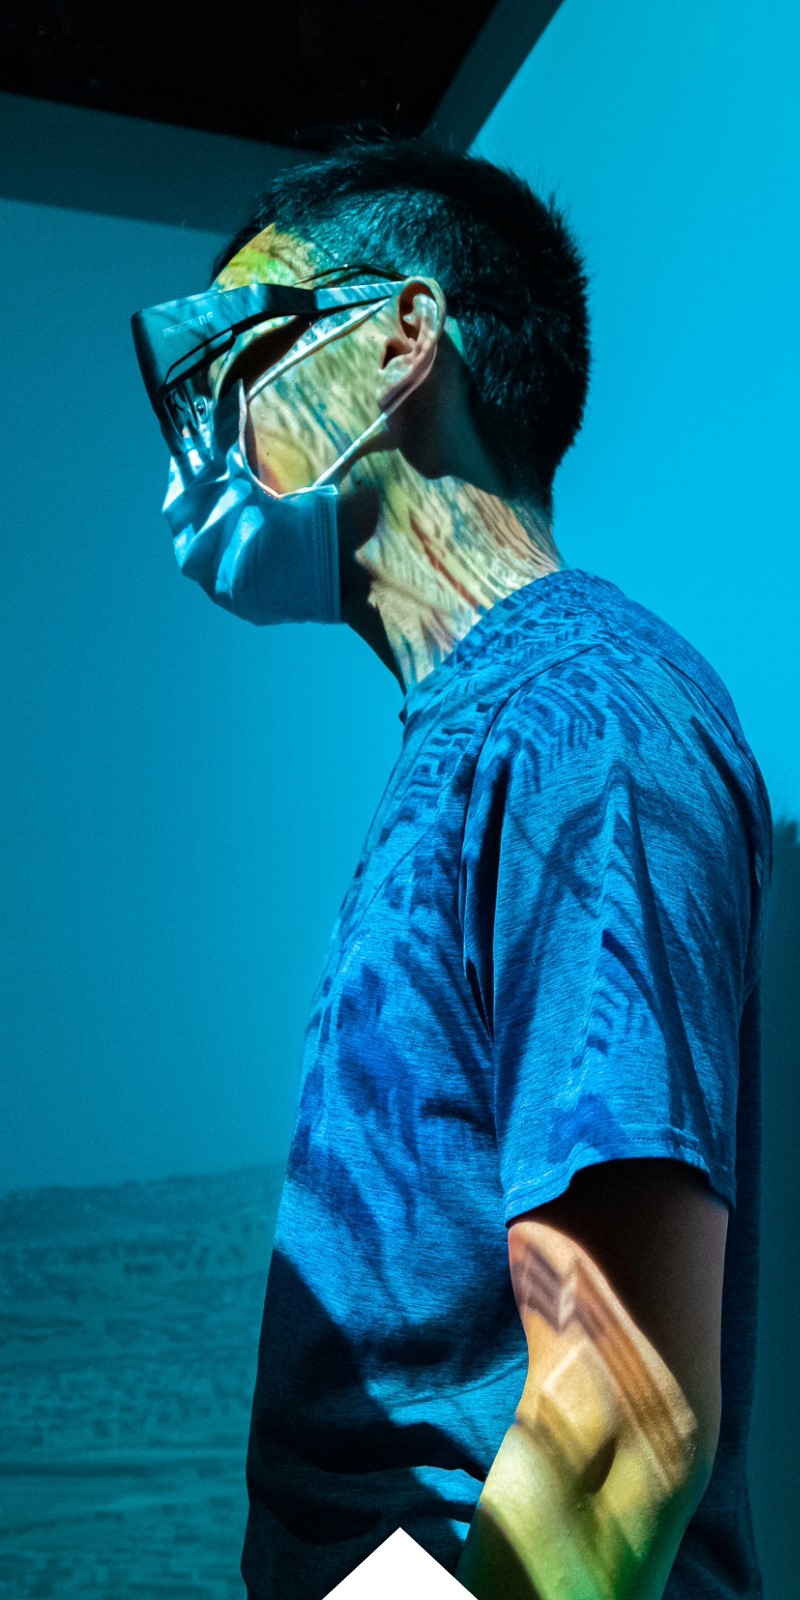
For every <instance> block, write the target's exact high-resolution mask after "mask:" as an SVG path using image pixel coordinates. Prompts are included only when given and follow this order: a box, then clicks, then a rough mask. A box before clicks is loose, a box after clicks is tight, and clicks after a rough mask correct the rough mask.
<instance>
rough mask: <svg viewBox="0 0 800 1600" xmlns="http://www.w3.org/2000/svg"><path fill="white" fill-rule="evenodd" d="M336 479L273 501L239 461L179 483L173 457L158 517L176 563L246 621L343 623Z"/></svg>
mask: <svg viewBox="0 0 800 1600" xmlns="http://www.w3.org/2000/svg"><path fill="white" fill-rule="evenodd" d="M338 495H339V491H338V489H337V488H336V486H335V485H334V484H321V485H320V486H319V488H315V489H313V490H308V489H305V490H302V491H301V492H299V493H298V494H290V495H284V496H283V497H282V498H281V499H272V498H270V496H268V495H266V494H264V492H263V490H262V489H260V488H259V487H258V485H257V484H256V483H255V481H254V479H253V476H252V474H251V473H250V472H249V471H248V470H247V469H246V468H245V466H244V463H243V461H242V456H241V451H240V447H239V442H238V440H237V441H236V442H235V443H234V444H232V445H231V446H230V448H229V450H228V451H227V454H226V456H225V462H224V466H223V467H222V470H221V471H220V472H219V473H218V474H217V475H215V476H211V475H208V476H206V475H204V476H203V477H202V478H199V479H195V480H194V481H192V482H190V483H189V484H188V485H184V483H183V481H182V479H181V475H180V472H179V470H178V467H177V464H176V462H175V460H174V458H173V459H172V460H171V461H170V477H169V487H168V489H167V497H166V500H165V501H164V507H163V510H164V516H165V517H166V519H167V522H168V523H169V526H170V529H171V531H172V542H173V547H174V550H175V556H176V558H177V562H178V566H179V567H180V569H181V571H182V572H183V573H184V574H185V576H186V577H187V578H193V579H194V580H195V582H196V583H199V584H200V586H201V588H203V589H205V592H206V594H207V595H208V596H209V598H210V599H211V600H213V601H214V602H215V603H216V604H217V605H219V606H222V607H223V608H224V610H226V611H232V612H233V614H234V615H235V616H237V617H242V618H243V620H244V621H245V622H253V623H256V624H257V625H263V624H265V623H270V622H341V620H342V613H341V602H340V593H339V548H338V541H337V507H336V502H337V499H338Z"/></svg>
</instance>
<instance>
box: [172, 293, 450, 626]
mask: <svg viewBox="0 0 800 1600" xmlns="http://www.w3.org/2000/svg"><path fill="white" fill-rule="evenodd" d="M371 314H372V313H371V312H370V313H368V315H371ZM357 320H358V321H362V320H364V313H363V311H362V312H361V313H359V314H358V318H357ZM435 355H436V343H435V341H431V343H430V345H429V346H428V348H427V349H426V350H425V352H424V355H423V357H422V359H421V360H420V361H419V362H418V363H417V367H416V370H415V371H414V373H413V375H409V376H408V377H406V378H405V380H404V381H402V382H401V383H400V384H399V385H397V387H396V390H395V392H394V393H393V394H392V396H391V399H390V400H388V402H387V403H385V404H384V406H383V410H382V415H381V416H380V417H379V418H378V419H377V420H376V422H374V423H373V424H372V425H371V426H370V427H369V428H367V429H365V430H364V432H363V433H362V434H361V435H360V436H359V438H358V439H356V440H355V441H354V443H353V444H352V445H350V446H349V447H348V448H347V450H346V451H344V452H343V454H342V455H341V456H340V457H339V459H338V461H337V462H336V463H335V464H334V466H333V467H331V468H330V469H329V471H328V472H326V473H325V474H324V478H325V480H326V481H324V482H317V483H315V484H313V485H311V486H310V487H309V488H305V489H300V490H298V491H297V492H296V493H294V494H285V495H280V496H275V495H273V494H271V493H269V492H267V491H265V490H264V488H263V487H262V486H261V485H260V484H259V482H258V480H257V479H256V477H255V476H254V474H253V472H252V470H251V468H250V466H249V463H248V462H247V460H246V454H245V444H244V423H245V418H246V411H245V407H244V400H243V397H242V396H241V395H240V394H239V393H237V392H236V391H234V390H231V391H229V394H228V396H227V397H226V399H225V400H223V401H221V402H220V404H219V406H218V414H217V420H216V432H217V438H218V441H219V446H220V448H219V451H218V454H217V458H216V462H215V464H214V465H213V466H211V467H209V468H208V469H207V470H206V471H204V472H203V473H201V474H200V475H199V476H197V477H193V478H189V481H188V482H186V483H184V480H183V478H182V476H181V473H180V469H179V467H178V464H177V462H176V461H175V458H174V457H172V458H171V460H170V478H169V486H168V489H167V495H166V499H165V501H164V505H163V513H164V516H165V517H166V519H167V522H168V523H169V526H170V529H171V532H172V540H173V547H174V550H175V556H176V559H177V562H178V565H179V567H180V569H181V571H182V572H183V573H184V574H185V575H186V577H187V578H193V579H194V580H195V582H196V583H199V584H200V586H201V588H203V589H204V590H205V592H206V594H207V595H208V596H209V598H210V599H211V600H213V601H214V602H215V604H216V605H219V606H222V607H223V608H224V610H226V611H231V612H233V614H234V615H235V616H237V617H241V618H243V619H244V621H246V622H252V623H255V624H256V625H263V624H266V623H275V622H341V620H342V613H341V593H340V577H339V545H338V517H337V500H338V495H339V490H338V487H337V485H336V483H335V482H334V481H332V480H333V479H335V478H336V477H337V476H339V475H341V473H342V471H343V470H344V469H345V466H346V464H347V463H352V461H353V460H354V459H356V458H357V456H358V454H359V452H360V450H361V449H362V448H363V446H364V444H365V442H367V441H369V440H371V439H373V438H374V437H375V435H376V434H378V433H380V432H382V431H384V430H385V429H386V419H387V417H388V416H389V415H390V414H391V412H393V411H394V410H396V408H397V407H398V406H399V405H401V404H402V402H403V400H404V399H405V398H406V397H407V395H409V394H410V393H411V392H412V390H413V389H416V388H417V387H418V385H419V384H420V383H422V382H423V380H424V379H425V378H426V377H427V375H428V373H429V371H430V369H431V366H432V365H433V361H434V358H435ZM223 452H224V455H223Z"/></svg>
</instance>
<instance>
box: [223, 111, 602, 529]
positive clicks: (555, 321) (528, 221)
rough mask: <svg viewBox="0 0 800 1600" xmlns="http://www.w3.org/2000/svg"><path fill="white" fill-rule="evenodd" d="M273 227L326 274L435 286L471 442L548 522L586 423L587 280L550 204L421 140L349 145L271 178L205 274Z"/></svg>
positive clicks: (514, 179) (350, 139) (357, 137)
mask: <svg viewBox="0 0 800 1600" xmlns="http://www.w3.org/2000/svg"><path fill="white" fill-rule="evenodd" d="M270 223H275V224H276V226H277V227H278V229H279V230H280V231H281V232H286V233H296V234H298V235H300V237H302V238H304V239H307V240H308V241H309V243H311V244H312V245H315V246H317V247H318V248H319V249H321V250H322V252H323V253H324V255H325V257H326V259H327V258H328V257H329V258H330V260H331V262H332V263H334V264H337V263H344V262H353V263H356V262H357V263H362V262H363V263H367V264H368V265H369V267H370V268H371V269H374V268H378V269H380V270H381V271H385V272H386V273H387V275H393V274H400V275H402V276H403V277H413V276H415V275H417V274H420V275H421V276H423V277H429V278H435V279H436V280H437V282H439V283H440V284H441V286H442V289H443V290H444V293H445V296H446V299H447V304H448V310H449V311H451V312H452V314H453V316H455V317H456V318H457V319H458V323H459V327H460V329H461V331H462V335H463V341H464V359H465V361H466V364H467V367H468V369H469V373H470V379H469V391H468V392H469V403H470V411H471V414H472V417H473V421H474V423H475V426H476V429H477V431H478V433H479V434H480V436H481V438H482V439H483V440H484V442H485V444H486V446H487V448H489V449H490V451H491V453H492V455H493V457H494V459H495V460H496V461H497V462H498V465H499V466H500V469H501V471H502V473H503V475H504V478H505V481H506V483H507V484H508V486H509V493H510V494H511V495H512V496H514V497H516V496H525V495H532V496H533V497H535V499H536V500H537V501H538V502H539V504H540V505H541V506H542V508H543V510H544V511H545V513H546V515H547V516H548V517H551V516H552V512H553V478H554V476H555V472H556V468H557V467H558V464H559V462H560V461H561V459H562V457H563V456H564V455H565V454H566V451H567V450H568V449H569V447H570V445H571V444H572V443H573V441H574V439H575V437H576V435H577V433H578V431H579V429H580V426H581V422H582V420H583V411H584V405H585V402H586V392H587V389H588V383H589V370H590V362H591V357H590V350H589V315H588V306H587V288H588V282H589V280H588V276H587V273H586V268H585V262H584V259H583V257H582V255H581V252H580V250H579V249H578V246H577V244H576V242H575V239H574V238H573V236H572V234H571V231H570V229H569V227H568V226H567V224H566V222H565V221H564V218H563V216H562V215H561V214H560V212H559V210H558V209H557V207H556V201H555V196H554V195H551V196H550V197H549V199H548V201H547V202H546V203H545V201H543V200H541V199H540V198H539V197H538V196H537V195H536V194H534V192H533V190H532V189H531V188H530V187H529V185H528V184H527V183H526V182H525V180H524V179H523V178H521V177H519V176H518V175H517V174H516V173H514V172H512V171H510V170H508V169H507V168H504V167H498V166H495V165H494V164H493V163H492V162H490V161H486V160H484V159H483V158H481V157H478V156H472V155H464V154H460V153H458V152H454V151H449V150H443V149H441V148H439V147H437V146H435V145H433V144H431V143H430V142H428V141H427V140H426V137H425V135H422V136H420V137H416V138H409V139H392V138H390V137H389V136H388V135H387V136H385V137H383V136H378V137H377V138H369V139H367V138H365V137H363V136H362V135H361V134H358V133H357V134H351V135H348V136H347V137H345V138H344V139H343V140H341V141H340V142H339V143H338V144H337V145H336V146H335V148H334V149H332V150H331V151H329V152H328V153H326V154H325V155H322V156H320V157H314V158H313V159H311V160H309V161H308V162H302V163H301V164H299V165H297V166H291V167H287V168H285V169H284V170H282V171H280V172H278V173H277V174H276V176H275V177H273V178H271V179H270V181H269V183H268V184H267V187H266V188H265V189H264V190H263V191H262V192H261V193H260V194H259V195H258V197H257V200H256V202H255V205H254V208H253V210H252V212H251V215H250V216H249V218H248V220H247V221H246V222H245V224H244V225H243V227H242V228H241V229H240V230H239V232H238V233H237V235H236V237H235V238H234V239H233V240H231V241H230V243H229V244H228V245H226V247H225V248H224V249H223V250H222V251H220V253H219V254H218V256H217V259H216V261H215V263H214V275H215V276H216V274H217V273H218V272H220V271H221V270H222V267H223V266H224V265H225V263H226V262H228V261H229V260H230V259H231V257H232V256H233V255H235V254H236V253H237V251H239V250H240V249H241V248H242V246H243V245H244V244H246V243H247V241H248V240H249V239H252V238H253V237H254V236H255V235H256V234H257V233H260V232H261V230H262V228H266V227H267V226H268V225H269V224H270Z"/></svg>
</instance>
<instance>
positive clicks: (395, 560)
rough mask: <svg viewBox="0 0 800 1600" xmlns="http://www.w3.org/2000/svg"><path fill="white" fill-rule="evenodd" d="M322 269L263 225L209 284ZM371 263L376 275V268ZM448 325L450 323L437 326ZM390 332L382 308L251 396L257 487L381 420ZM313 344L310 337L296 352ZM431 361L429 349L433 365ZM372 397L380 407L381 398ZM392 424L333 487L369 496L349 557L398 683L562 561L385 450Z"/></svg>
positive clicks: (529, 519)
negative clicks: (372, 503)
mask: <svg viewBox="0 0 800 1600" xmlns="http://www.w3.org/2000/svg"><path fill="white" fill-rule="evenodd" d="M331 265H332V263H331V261H330V260H329V259H323V257H322V255H321V254H320V253H317V252H315V251H314V250H313V248H312V247H311V246H310V245H309V244H308V243H307V242H305V241H303V240H300V239H298V238H296V237H294V236H293V235H291V234H282V233H278V232H277V230H276V229H275V228H273V227H268V228H266V229H264V230H263V232H262V233H260V234H259V235H258V236H257V237H256V238H255V239H253V240H251V241H250V243H249V244H247V245H246V246H245V247H244V248H243V249H242V250H241V251H239V253H238V254H237V255H236V256H235V257H234V258H233V260H232V261H231V262H230V263H228V265H227V266H226V267H225V268H224V269H223V271H222V272H221V273H220V274H219V276H218V278H217V280H216V287H218V288H221V289H232V288H237V287H239V286H241V285H242V284H246V283H253V282H274V283H298V282H299V281H301V280H302V279H306V278H308V277H310V276H311V275H312V274H314V273H319V272H321V271H323V270H324V269H327V268H330V267H331ZM375 267H376V269H378V268H380V271H381V272H382V273H385V271H386V268H384V267H381V264H380V263H375ZM349 276H351V275H350V274H348V277H349ZM371 276H377V270H376V272H375V273H374V274H370V273H365V271H364V270H363V267H360V268H359V269H358V270H357V271H356V272H355V274H353V275H352V277H353V281H357V280H362V281H368V280H369V278H370V277H371ZM322 281H325V280H322ZM398 287H399V284H398ZM423 298H427V297H423ZM431 304H432V302H431ZM338 320H343V319H342V318H341V316H340V314H337V317H334V318H331V319H326V321H325V326H326V327H331V326H335V325H336V322H337V321H338ZM448 324H449V326H451V327H452V326H453V324H452V323H451V322H450V319H448ZM391 329H392V315H391V310H390V308H382V309H380V310H378V311H376V312H375V313H374V314H373V315H372V316H371V317H370V318H369V319H368V320H367V321H365V322H364V323H362V324H361V325H360V326H359V327H357V328H355V329H354V330H353V331H351V332H350V333H348V334H347V335H346V336H345V337H343V338H339V339H336V340H334V341H333V342H332V343H331V344H330V345H327V346H326V347H324V348H323V349H322V350H320V351H319V352H317V353H316V354H314V355H312V356H310V357H309V358H308V359H307V360H304V361H302V362H300V363H299V364H298V365H297V366H296V367H293V368H291V369H290V370H289V371H288V372H287V373H285V374H283V375H282V376H281V377H279V378H278V379H277V380H276V381H275V382H274V383H272V384H270V385H269V386H268V387H266V388H265V389H264V390H263V391H262V392H261V393H260V394H257V395H256V396H255V397H254V399H253V400H252V402H251V404H250V407H249V430H248V450H249V452H250V459H251V465H252V466H253V468H254V470H256V471H258V473H259V475H261V476H263V481H265V482H268V483H271V484H272V485H273V486H275V487H281V488H282V489H284V491H289V490H292V489H297V488H300V487H305V486H306V485H307V484H309V483H310V482H313V481H314V480H315V479H316V477H318V476H319V474H320V473H321V472H323V471H325V470H326V469H327V468H328V467H329V466H330V465H331V463H332V461H333V460H334V459H335V457H336V456H338V455H339V453H340V452H341V451H342V449H344V448H345V447H346V446H347V444H349V443H350V442H352V441H353V440H354V439H356V438H357V437H358V435H359V434H360V433H361V432H363V430H364V429H365V428H367V427H369V426H370V424H372V423H374V422H375V420H376V418H378V417H379V415H380V412H381V405H380V399H379V393H378V389H379V385H380V370H381V353H382V350H383V347H384V345H385V342H386V339H387V336H388V335H389V334H390V333H391ZM317 331H318V330H317ZM454 331H455V330H454ZM261 334H262V330H259V329H256V330H252V331H251V332H249V333H247V334H245V335H243V336H242V338H241V339H240V340H239V341H237V345H236V348H235V351H234V353H233V356H234V358H235V359H236V360H239V358H240V357H241V356H242V354H243V352H244V351H245V350H248V349H249V347H253V348H252V349H249V354H250V359H251V361H252V362H253V366H254V367H257V363H256V361H255V351H256V349H257V343H256V342H257V341H258V340H259V338H260V336H261ZM314 337H315V332H314V331H313V330H312V332H311V333H310V334H309V335H308V338H307V339H305V338H304V340H303V343H309V342H313V339H314ZM456 338H458V334H457V332H456ZM445 342H448V343H450V344H451V347H450V350H449V351H448V352H447V358H448V359H455V360H460V357H459V356H458V353H457V349H456V345H455V344H454V343H451V342H450V340H449V335H448V331H447V326H446V327H445V330H444V332H443V334H442V336H441V343H442V345H443V344H444V343H445ZM299 348H302V344H301V346H299ZM443 358H444V351H443V349H441V348H440V350H439V351H438V353H437V360H442V359H443ZM230 361H231V358H228V363H227V364H228V365H230ZM212 376H216V377H217V378H218V379H219V376H220V374H219V372H218V373H217V374H213V372H212ZM399 376H400V377H402V372H400V373H399ZM376 377H377V379H378V382H377V383H376ZM256 381H257V380H256V378H255V374H254V378H253V382H254V384H255V382H256ZM423 391H424V385H423V386H422V391H420V393H419V394H412V395H411V396H409V398H408V400H407V401H405V402H404V405H403V406H401V407H400V411H399V412H398V413H396V415H397V416H399V415H400V414H401V413H402V410H403V409H404V406H405V405H408V406H411V405H413V404H414V403H415V402H419V403H422V392H423ZM384 395H385V397H386V398H387V399H388V398H391V391H388V393H387V391H386V390H384ZM393 423H394V419H390V437H388V438H387V437H384V438H382V439H380V440H378V441H376V442H374V443H373V445H372V449H371V450H370V449H369V447H368V453H367V454H365V455H364V456H362V457H361V459H359V460H358V461H356V463H355V464H354V465H353V466H352V467H351V468H350V470H349V472H348V473H347V475H346V477H345V479H344V480H343V483H342V489H343V492H347V490H348V489H352V488H356V487H364V486H367V487H374V488H376V489H377V488H379V489H380V493H381V508H380V515H379V519H378V522H377V524H376V526H375V530H374V533H373V534H372V537H371V538H370V539H369V540H368V542H366V543H365V544H364V545H363V546H362V548H361V549H359V550H358V551H357V552H356V553H355V557H354V559H355V561H356V562H357V563H358V565H359V566H360V567H361V568H363V569H364V571H365V572H366V573H367V574H368V575H369V578H370V580H371V586H370V593H369V604H370V605H371V606H373V607H375V608H376V609H377V610H378V611H379V613H380V617H381V619H382V622H383V625H384V628H385V630H386V634H387V637H388V639H389V643H390V646H391V649H392V652H393V654H394V656H395V659H396V661H397V662H398V664H399V666H400V669H401V671H402V675H403V680H404V682H405V683H410V682H416V681H418V680H419V679H420V678H421V677H423V676H425V674H426V673H427V672H428V671H429V670H430V668H431V666H432V665H434V664H435V662H436V661H438V660H439V659H441V658H442V657H443V656H444V655H446V654H447V653H448V652H449V650H450V649H451V648H452V645H453V643H454V642H455V641H456V640H458V639H460V638H462V637H463V636H464V634H465V633H467V632H468V630H469V629H470V628H471V627H472V625H473V624H474V622H475V621H476V620H477V618H478V617H479V616H481V615H482V614H483V613H484V612H485V611H487V610H488V609H489V608H490V607H491V606H492V605H493V604H494V602H495V601H496V600H497V599H498V598H500V597H501V596H503V595H505V594H507V593H508V592H509V591H510V590H511V589H516V588H519V587H521V586H522V585H523V584H525V583H528V582H530V581H532V580H533V579H534V578H536V577H540V576H542V575H543V574H544V573H545V572H549V571H552V570H554V569H556V568H558V567H560V565H561V562H560V559H559V557H558V554H557V551H556V549H555V546H554V544H553V540H552V533H551V529H550V526H549V524H548V523H547V521H546V519H545V518H544V516H543V514H542V513H539V512H535V511H534V510H533V509H532V508H531V507H530V505H529V504H528V503H527V502H526V503H525V504H522V503H520V502H518V501H512V502H509V501H508V500H504V499H501V498H500V497H498V496H497V495H494V494H490V493H487V492H486V491H484V490H483V489H481V488H479V487H477V486H476V485H475V484H471V483H468V482H466V481H464V480H462V479H460V478H455V477H446V478H438V479H432V478H428V477H425V476H423V474H422V472H420V471H418V470H416V468H415V467H414V466H412V465H411V464H410V462H409V461H407V460H406V459H405V457H404V456H403V455H402V454H401V453H400V450H399V449H398V448H396V447H395V445H394V443H393V438H392V436H391V432H392V424H393Z"/></svg>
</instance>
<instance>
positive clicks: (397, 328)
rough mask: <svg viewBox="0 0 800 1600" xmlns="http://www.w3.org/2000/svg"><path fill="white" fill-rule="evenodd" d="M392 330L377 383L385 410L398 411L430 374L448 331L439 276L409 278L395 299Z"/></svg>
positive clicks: (393, 302)
mask: <svg viewBox="0 0 800 1600" xmlns="http://www.w3.org/2000/svg"><path fill="white" fill-rule="evenodd" d="M389 314H390V317H391V320H392V324H393V326H392V329H391V332H390V333H389V335H388V337H387V339H386V343H385V345H384V350H383V356H382V359H381V365H380V373H379V378H378V386H377V400H378V405H379V406H380V408H381V410H382V411H385V412H388V411H390V410H391V411H394V409H395V407H396V406H398V405H399V404H400V403H401V401H402V400H405V399H406V397H407V396H408V395H409V394H411V392H412V390H414V389H416V388H418V387H419V385H420V384H421V383H422V382H424V380H425V378H426V377H427V376H428V373H429V372H430V369H431V367H432V366H433V362H434V359H435V356H436V351H437V348H438V345H439V340H440V339H441V337H442V333H443V332H444V325H445V319H446V316H447V302H446V301H445V297H444V294H443V292H442V290H441V288H440V287H439V284H438V283H437V282H436V280H435V278H407V279H406V281H405V283H403V284H402V285H401V287H400V289H399V290H398V293H397V295H396V296H395V298H394V299H393V300H392V301H391V304H390V307H389Z"/></svg>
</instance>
